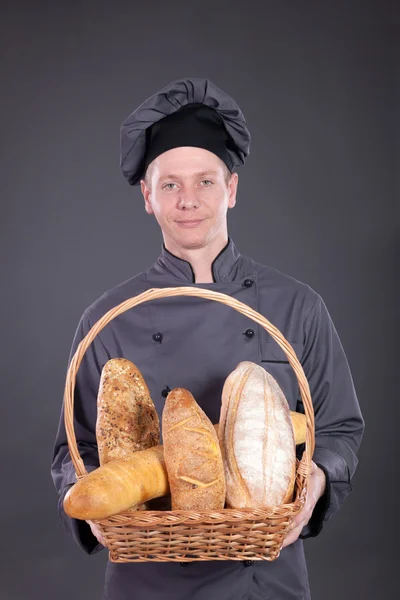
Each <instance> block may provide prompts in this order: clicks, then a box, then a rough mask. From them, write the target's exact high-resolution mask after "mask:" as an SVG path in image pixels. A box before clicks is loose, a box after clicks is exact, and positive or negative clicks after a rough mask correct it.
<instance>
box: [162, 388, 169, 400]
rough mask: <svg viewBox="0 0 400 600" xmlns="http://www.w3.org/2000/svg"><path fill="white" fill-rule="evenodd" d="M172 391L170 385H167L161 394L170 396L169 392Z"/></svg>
mask: <svg viewBox="0 0 400 600" xmlns="http://www.w3.org/2000/svg"><path fill="white" fill-rule="evenodd" d="M170 391H171V390H170V389H169V387H168V386H167V387H165V388H164V389H163V391H162V392H161V396H163V397H164V398H166V397H167V396H168V394H169V393H170Z"/></svg>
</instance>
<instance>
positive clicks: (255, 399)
mask: <svg viewBox="0 0 400 600" xmlns="http://www.w3.org/2000/svg"><path fill="white" fill-rule="evenodd" d="M218 435H219V440H220V444H221V449H222V454H223V459H224V468H225V477H226V502H227V505H228V506H229V507H232V508H245V507H247V508H270V507H273V506H277V505H281V504H285V503H287V502H292V500H293V491H294V481H295V475H296V445H295V437H294V431H293V425H292V420H291V415H290V410H289V406H288V403H287V401H286V398H285V396H284V394H283V392H282V390H281V389H280V387H279V385H278V383H277V382H276V381H275V379H274V378H273V377H272V375H270V374H269V373H267V371H266V370H265V369H264V368H263V367H260V366H259V365H257V364H256V363H252V362H250V361H243V362H241V363H239V364H238V366H237V367H236V369H235V370H234V371H232V373H230V375H229V376H228V377H227V378H226V380H225V383H224V386H223V390H222V403H221V415H220V423H219V432H218Z"/></svg>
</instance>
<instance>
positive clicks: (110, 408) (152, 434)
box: [96, 358, 160, 465]
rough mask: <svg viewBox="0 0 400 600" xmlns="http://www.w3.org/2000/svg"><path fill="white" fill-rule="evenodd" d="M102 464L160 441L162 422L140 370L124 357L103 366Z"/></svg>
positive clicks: (100, 405)
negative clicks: (160, 422)
mask: <svg viewBox="0 0 400 600" xmlns="http://www.w3.org/2000/svg"><path fill="white" fill-rule="evenodd" d="M96 437H97V444H98V450H99V459H100V465H104V464H106V463H108V462H109V461H110V460H118V459H120V458H127V457H129V456H131V454H132V452H136V451H138V450H145V449H146V448H151V447H153V446H157V445H158V444H159V443H160V424H159V419H158V415H157V411H156V409H155V406H154V404H153V401H152V399H151V397H150V392H149V389H148V387H147V385H146V382H145V380H144V378H143V376H142V374H141V372H140V370H139V369H138V368H137V367H136V365H134V364H133V363H132V362H131V361H129V360H127V359H125V358H112V359H111V360H109V361H108V362H107V363H106V364H105V365H104V367H103V370H102V373H101V378H100V385H99V392H98V396H97V422H96Z"/></svg>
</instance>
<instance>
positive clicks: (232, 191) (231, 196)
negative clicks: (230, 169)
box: [228, 173, 239, 208]
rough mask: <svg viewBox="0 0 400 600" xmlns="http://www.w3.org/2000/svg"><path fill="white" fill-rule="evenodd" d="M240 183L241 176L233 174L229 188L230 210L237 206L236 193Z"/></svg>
mask: <svg viewBox="0 0 400 600" xmlns="http://www.w3.org/2000/svg"><path fill="white" fill-rule="evenodd" d="M238 183H239V175H238V174H237V173H232V175H231V178H230V181H229V184H228V187H229V200H228V208H233V207H234V206H235V204H236V193H237V186H238Z"/></svg>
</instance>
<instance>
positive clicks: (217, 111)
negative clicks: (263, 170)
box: [121, 77, 250, 185]
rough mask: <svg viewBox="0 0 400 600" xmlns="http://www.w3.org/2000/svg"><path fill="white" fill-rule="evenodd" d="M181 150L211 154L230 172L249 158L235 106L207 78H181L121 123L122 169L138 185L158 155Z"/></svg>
mask: <svg viewBox="0 0 400 600" xmlns="http://www.w3.org/2000/svg"><path fill="white" fill-rule="evenodd" d="M180 146H195V147H199V148H205V149H207V150H209V151H210V152H213V153H214V154H216V155H217V156H219V158H221V160H223V162H224V163H225V164H226V165H227V167H228V168H229V170H230V171H233V170H234V168H235V166H237V165H243V164H244V161H245V158H246V157H247V156H248V154H249V147H250V133H249V131H248V129H247V127H246V121H245V119H244V116H243V114H242V112H241V110H240V108H239V106H238V105H237V104H236V102H235V101H234V100H233V99H232V98H231V97H230V96H228V94H226V93H225V92H223V91H222V90H220V89H219V88H217V87H216V86H215V85H214V84H213V83H211V81H209V80H208V79H204V78H200V77H197V78H191V79H179V80H176V81H173V82H171V83H169V84H168V85H167V86H166V87H164V88H163V89H162V90H160V91H159V92H157V93H156V94H154V95H153V96H150V98H148V99H147V100H145V101H144V102H143V103H142V104H141V105H140V106H139V107H138V108H136V109H135V110H134V111H133V113H131V114H130V115H129V117H128V118H127V119H126V120H125V121H124V122H123V123H122V125H121V169H122V172H123V174H124V176H125V177H126V179H127V180H128V182H129V183H130V184H131V185H138V184H139V182H140V180H141V179H142V178H143V177H144V174H145V171H146V168H147V166H148V165H149V164H150V162H151V161H152V160H154V159H155V158H156V157H157V156H159V155H160V154H162V153H163V152H166V151H167V150H170V149H171V148H177V147H180Z"/></svg>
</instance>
